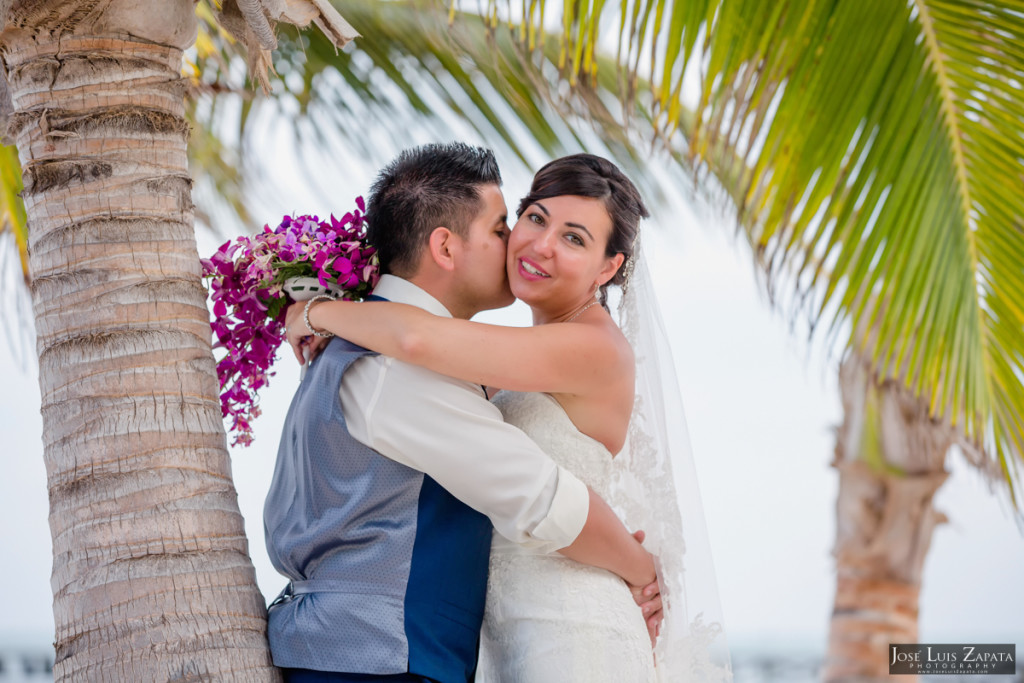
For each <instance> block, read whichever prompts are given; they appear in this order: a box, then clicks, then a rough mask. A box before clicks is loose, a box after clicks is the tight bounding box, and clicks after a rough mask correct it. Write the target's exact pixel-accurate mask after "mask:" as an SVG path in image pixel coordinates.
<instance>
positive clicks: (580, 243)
mask: <svg viewBox="0 0 1024 683" xmlns="http://www.w3.org/2000/svg"><path fill="white" fill-rule="evenodd" d="M565 238H566V239H567V240H569V241H570V242H572V243H573V244H575V245H577V246H580V247H582V246H583V244H584V242H583V238H582V237H580V236H579V235H577V234H576V233H574V232H570V233H569V234H568V235H566V236H565Z"/></svg>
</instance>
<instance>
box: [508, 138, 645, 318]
mask: <svg viewBox="0 0 1024 683" xmlns="http://www.w3.org/2000/svg"><path fill="white" fill-rule="evenodd" d="M566 195H573V196H577V197H591V198H594V199H600V200H601V201H602V202H604V208H605V210H606V211H607V212H608V215H609V216H610V217H611V219H612V233H611V235H610V236H609V237H608V245H607V246H606V247H605V255H606V256H615V255H616V254H622V255H623V256H625V259H623V261H622V265H621V266H619V269H618V271H616V273H615V275H614V276H613V277H612V279H611V280H609V281H608V282H607V283H606V284H605V285H603V286H602V287H601V296H600V300H601V302H602V304H603V303H604V301H605V300H606V298H607V292H606V291H605V290H606V288H607V287H608V285H621V284H623V282H624V281H625V275H624V273H626V272H627V271H626V268H625V266H626V264H627V263H628V262H629V260H630V259H631V258H633V246H634V245H635V244H636V234H637V231H638V230H639V229H640V219H641V218H647V217H648V216H649V215H650V214H649V213H648V211H647V207H646V206H644V202H643V200H642V199H641V198H640V192H639V190H637V189H636V186H635V185H634V184H633V182H632V181H631V180H630V179H629V178H627V177H626V176H625V174H624V173H623V172H622V171H620V170H619V168H618V166H616V165H615V164H613V163H612V162H610V161H608V160H607V159H603V158H601V157H599V156H595V155H593V154H570V155H569V156H565V157H561V158H560V159H555V160H554V161H552V162H549V163H548V164H546V165H545V166H544V167H542V168H541V169H540V170H539V171H537V175H535V176H533V185H532V186H531V187H530V192H529V194H527V195H526V196H525V197H523V199H522V201H520V202H519V208H518V209H517V210H516V216H517V217H519V216H522V215H523V211H526V208H527V207H528V206H530V204H533V203H534V202H536V201H540V200H542V199H550V198H551V197H563V196H566Z"/></svg>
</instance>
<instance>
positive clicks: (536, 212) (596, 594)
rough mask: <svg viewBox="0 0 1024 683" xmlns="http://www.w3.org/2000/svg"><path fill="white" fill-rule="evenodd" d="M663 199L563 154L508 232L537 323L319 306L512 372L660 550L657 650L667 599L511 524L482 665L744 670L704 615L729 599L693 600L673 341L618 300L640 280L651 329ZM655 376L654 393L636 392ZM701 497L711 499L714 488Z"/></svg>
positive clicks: (575, 463) (329, 318)
mask: <svg viewBox="0 0 1024 683" xmlns="http://www.w3.org/2000/svg"><path fill="white" fill-rule="evenodd" d="M647 215H648V212H647V209H646V207H645V206H644V203H643V201H642V199H641V197H640V194H639V192H638V191H637V189H636V187H635V186H634V185H633V183H632V182H630V181H629V179H628V178H626V177H625V175H623V174H622V172H621V171H620V170H619V169H618V168H617V167H616V166H615V165H614V164H612V163H611V162H609V161H607V160H605V159H602V158H600V157H596V156H593V155H589V154H576V155H572V156H567V157H563V158H561V159H557V160H555V161H553V162H551V163H549V164H547V165H546V166H544V167H543V168H542V169H541V170H540V171H538V173H537V174H536V176H535V177H534V180H533V185H532V187H531V189H530V192H529V194H528V195H527V196H526V197H524V198H523V199H522V201H521V202H520V204H519V209H518V211H517V216H518V221H517V222H516V225H515V228H514V229H513V231H512V233H511V236H510V237H509V240H508V252H507V267H508V277H509V284H510V286H511V289H512V292H513V293H514V294H515V296H516V297H517V298H519V299H521V300H522V301H524V302H525V303H526V304H528V305H529V306H530V309H531V311H532V314H533V327H529V328H513V327H504V326H496V325H487V324H482V323H476V322H471V321H465V320H458V319H453V318H441V317H436V316H432V315H430V314H429V313H427V312H425V311H423V310H420V309H416V308H414V307H412V306H406V305H403V304H396V303H388V302H378V303H375V304H374V305H372V306H365V305H360V304H354V303H349V302H340V301H338V302H325V303H323V304H319V305H316V306H313V307H311V308H309V309H308V312H309V324H310V325H311V326H312V327H313V328H314V329H326V330H328V331H330V332H334V333H336V334H339V335H342V336H344V337H345V338H346V339H348V340H350V341H352V342H354V343H356V344H359V345H361V346H364V347H366V348H368V349H372V350H374V351H378V352H380V353H382V354H385V355H388V356H392V357H394V358H397V359H399V360H402V361H405V362H408V363H413V364H417V365H421V366H424V367H426V368H429V369H430V370H433V371H435V372H439V373H442V374H445V375H449V376H452V377H456V378H459V379H463V380H468V381H473V382H476V383H479V384H482V385H485V386H488V387H500V388H501V389H502V390H501V391H499V392H498V393H497V395H496V396H495V397H494V399H493V400H494V403H495V404H496V405H497V406H498V407H499V408H500V409H501V411H502V414H503V415H504V417H505V420H506V422H509V423H510V424H513V425H515V426H517V427H519V428H520V429H522V430H523V431H524V432H526V434H527V435H529V436H530V437H531V438H532V439H533V440H534V441H536V442H537V444H538V445H540V446H541V447H542V448H543V449H544V450H545V451H546V452H547V453H548V454H549V455H550V456H551V457H552V458H553V459H555V460H556V462H558V463H559V464H561V465H563V466H565V467H566V468H568V469H569V470H570V471H572V472H573V473H574V474H575V475H577V476H578V477H579V478H580V479H581V480H582V481H583V482H584V483H586V484H588V485H589V486H590V487H591V488H593V489H594V490H595V491H596V492H597V493H598V494H600V495H601V496H602V497H604V498H605V499H606V500H608V501H609V502H611V503H613V505H614V504H616V502H617V503H618V507H619V509H620V514H622V513H625V514H626V516H627V518H626V519H625V521H626V523H627V524H629V525H630V526H633V527H634V528H636V527H640V528H644V529H645V530H647V532H648V539H647V541H646V544H645V545H647V547H648V549H649V550H651V551H652V552H654V553H655V554H656V555H659V557H660V561H661V563H662V567H661V571H660V572H659V575H660V577H661V581H662V584H663V585H662V590H661V593H662V598H663V600H664V601H665V614H664V618H665V622H664V625H663V628H664V629H665V633H664V637H662V638H661V639H660V640H661V642H660V643H659V645H658V647H657V648H656V654H657V666H655V661H656V660H655V657H654V656H653V655H652V651H651V646H652V640H654V637H655V636H656V635H658V631H659V629H660V628H662V627H659V626H658V618H660V616H661V615H658V618H651V619H650V621H649V622H646V623H645V615H642V614H641V612H640V611H639V610H638V609H637V607H636V604H637V603H636V602H634V595H632V594H631V592H630V588H629V587H628V586H627V585H626V584H625V583H624V582H623V581H622V580H621V579H619V578H618V577H617V576H615V575H614V574H612V573H610V572H607V571H605V570H602V569H598V568H594V567H589V566H585V565H581V564H578V563H575V562H573V561H572V560H569V559H568V558H565V557H563V556H562V555H558V554H550V555H540V554H531V552H530V551H529V550H527V549H524V548H522V547H521V546H518V545H516V544H515V543H512V542H510V541H507V540H506V539H504V538H503V537H501V536H499V535H497V534H496V535H495V536H494V541H493V544H492V550H491V562H490V576H489V580H488V588H487V603H486V610H485V615H484V624H483V632H482V640H481V661H480V667H479V670H478V680H480V679H482V680H485V681H487V682H488V683H496V682H505V681H507V682H516V683H544V682H546V681H553V680H564V681H588V682H600V681H606V682H608V683H613V682H614V683H618V682H621V681H630V682H634V681H635V682H637V683H639V682H642V681H655V680H662V681H719V680H730V674H729V671H728V663H727V661H725V662H723V661H722V660H723V659H724V658H727V655H725V656H724V657H723V654H722V653H723V652H724V650H723V649H722V645H720V644H718V643H715V642H713V641H715V640H716V636H717V634H718V630H719V629H720V627H719V626H718V624H717V623H715V622H714V621H712V622H710V623H704V622H702V619H705V618H708V617H711V618H712V619H714V615H711V614H703V615H694V618H692V619H691V618H690V614H689V613H691V612H692V610H689V609H687V607H688V605H687V599H686V598H687V591H686V583H687V581H686V577H685V573H684V572H683V567H682V559H683V554H684V550H687V549H688V550H690V551H691V552H692V548H684V546H683V539H682V527H681V523H680V517H679V513H678V509H677V503H676V500H675V498H676V492H675V489H674V485H673V482H672V473H671V464H670V463H669V459H670V457H676V456H672V455H671V454H670V453H667V452H665V451H666V450H667V446H668V445H669V443H668V440H667V439H666V438H665V435H666V433H667V431H670V430H671V428H672V427H671V425H666V424H658V422H670V421H669V420H667V419H666V418H665V416H664V415H660V414H658V413H659V410H660V409H664V406H662V405H661V404H660V403H659V402H660V401H661V396H660V395H659V392H654V391H653V390H654V389H657V388H658V383H659V382H660V381H661V378H660V377H658V376H657V373H660V372H662V369H659V368H658V367H657V363H656V356H657V352H658V350H657V349H651V350H653V351H654V353H653V354H650V355H648V354H647V353H646V347H645V355H644V356H643V357H640V359H639V362H638V360H637V356H636V355H635V354H634V350H635V349H634V348H633V346H632V345H631V342H632V343H633V344H637V343H648V342H646V341H645V340H643V339H635V338H630V339H627V336H626V335H625V334H624V333H623V330H622V329H620V327H619V326H618V325H617V324H616V322H615V321H614V320H613V318H612V316H611V314H610V312H609V311H608V310H607V303H606V302H607V289H608V287H609V286H610V285H627V286H628V293H627V294H626V295H625V296H624V297H623V300H622V304H621V305H620V310H622V312H623V316H624V317H625V320H624V322H625V323H626V327H627V328H628V329H630V330H633V331H634V332H640V333H642V334H647V333H649V330H641V329H640V328H642V327H643V323H644V319H643V315H637V313H638V312H639V311H640V309H641V308H643V306H648V307H650V306H653V304H654V302H653V301H651V300H648V301H646V302H640V301H639V300H638V299H639V295H638V288H637V286H636V283H633V282H632V280H633V279H636V278H638V277H645V276H646V273H644V272H642V271H643V267H642V260H640V254H639V253H637V248H638V247H637V245H638V230H639V222H640V219H641V218H645V217H647ZM638 260H640V262H641V266H640V267H636V262H637V261H638ZM651 294H653V292H645V293H644V295H645V296H646V297H648V298H649V295H651ZM649 310H651V311H653V310H654V309H653V308H650V309H649ZM304 334H306V330H305V324H304V322H303V321H301V320H298V321H296V322H295V323H293V325H292V326H291V328H290V329H289V333H288V335H289V341H290V342H293V346H296V348H297V342H296V341H295V340H297V339H298V337H300V336H302V335H304ZM634 336H635V335H634ZM652 361H654V364H653V367H652V366H651V362H652ZM667 369H668V370H671V368H667ZM652 371H653V373H654V376H653V377H652V376H651V375H652ZM638 372H639V376H638ZM639 387H646V388H647V389H648V394H650V395H649V396H646V397H645V396H644V395H643V394H641V396H640V398H639V400H635V399H636V398H637V393H636V392H637V389H638V388H639ZM678 419H679V420H681V419H682V414H681V411H680V413H679V414H678ZM684 429H685V427H684ZM684 440H685V435H684ZM627 441H629V444H628V446H627ZM683 445H684V447H685V444H683ZM616 454H618V455H616ZM689 505H690V506H691V508H692V506H693V505H696V511H697V512H698V513H699V509H700V508H699V500H691V501H689ZM696 521H698V522H699V523H700V524H701V525H702V520H700V519H697V520H696ZM687 540H688V541H689V540H690V539H689V538H688V539H687ZM690 559H691V558H690V557H688V558H687V563H688V564H689V563H690ZM688 569H689V568H688ZM702 581H704V585H702V587H701V588H702V592H705V593H706V592H707V590H706V589H707V588H711V589H713V588H714V584H713V576H711V577H706V576H705V577H702ZM708 581H710V586H709V585H707V583H708ZM705 597H707V596H705ZM711 598H712V601H713V596H711ZM717 640H721V639H720V638H719V639H717ZM715 660H718V661H715Z"/></svg>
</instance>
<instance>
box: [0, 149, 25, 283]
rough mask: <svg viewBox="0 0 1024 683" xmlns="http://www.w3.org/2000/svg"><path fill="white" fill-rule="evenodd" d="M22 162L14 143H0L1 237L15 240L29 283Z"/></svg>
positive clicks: (19, 258)
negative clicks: (22, 199)
mask: <svg viewBox="0 0 1024 683" xmlns="http://www.w3.org/2000/svg"><path fill="white" fill-rule="evenodd" d="M20 193H21V163H19V161H18V150H17V148H15V147H14V145H0V239H5V238H9V239H12V240H13V242H14V248H15V249H16V250H17V252H18V260H19V262H20V263H21V272H22V275H23V278H24V280H25V282H26V284H27V283H28V228H27V226H26V223H25V204H24V203H23V202H22V201H21V196H20Z"/></svg>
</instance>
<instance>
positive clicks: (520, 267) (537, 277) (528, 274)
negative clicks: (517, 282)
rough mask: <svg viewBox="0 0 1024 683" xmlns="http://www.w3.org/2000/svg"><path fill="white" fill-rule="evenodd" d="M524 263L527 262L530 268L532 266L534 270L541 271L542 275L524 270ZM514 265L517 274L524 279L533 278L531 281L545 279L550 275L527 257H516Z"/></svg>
mask: <svg viewBox="0 0 1024 683" xmlns="http://www.w3.org/2000/svg"><path fill="white" fill-rule="evenodd" d="M524 263H527V264H529V266H530V267H531V268H533V269H534V270H537V271H539V272H540V273H543V275H537V274H536V273H531V272H530V271H528V270H526V268H524V267H523V264H524ZM516 267H517V269H518V270H519V275H520V276H521V277H523V278H524V279H526V280H533V281H537V280H546V279H547V278H549V277H551V276H550V275H549V274H548V273H547V271H545V270H544V269H543V268H541V267H540V266H538V265H537V264H536V263H534V262H533V261H531V260H530V259H528V258H518V259H516Z"/></svg>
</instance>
